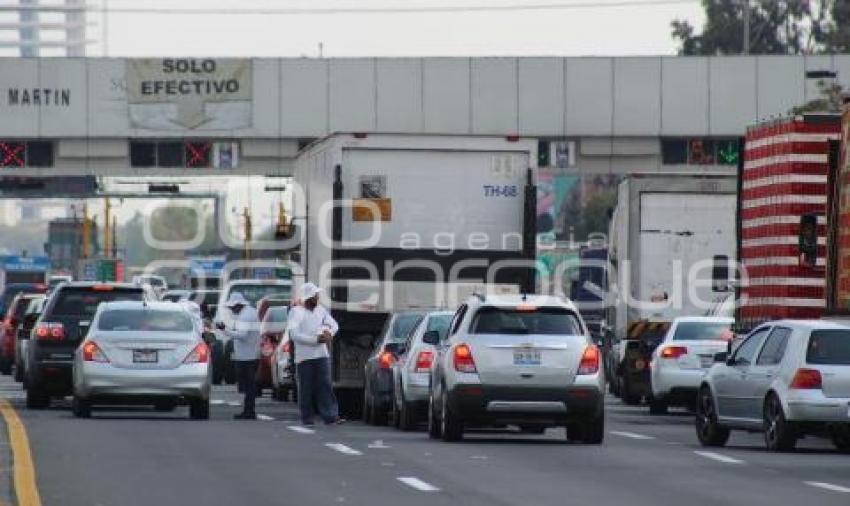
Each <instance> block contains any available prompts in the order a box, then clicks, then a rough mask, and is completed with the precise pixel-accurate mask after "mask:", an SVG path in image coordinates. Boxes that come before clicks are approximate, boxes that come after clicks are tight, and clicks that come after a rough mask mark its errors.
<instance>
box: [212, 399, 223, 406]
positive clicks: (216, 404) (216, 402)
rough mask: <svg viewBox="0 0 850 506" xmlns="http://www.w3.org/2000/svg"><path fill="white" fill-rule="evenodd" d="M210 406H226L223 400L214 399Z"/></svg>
mask: <svg viewBox="0 0 850 506" xmlns="http://www.w3.org/2000/svg"><path fill="white" fill-rule="evenodd" d="M210 404H211V405H213V406H221V405H223V404H224V401H223V400H221V399H212V400H210Z"/></svg>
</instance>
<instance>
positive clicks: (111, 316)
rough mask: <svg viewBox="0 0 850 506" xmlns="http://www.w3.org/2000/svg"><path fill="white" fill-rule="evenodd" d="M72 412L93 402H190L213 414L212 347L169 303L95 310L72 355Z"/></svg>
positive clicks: (199, 414) (193, 411)
mask: <svg viewBox="0 0 850 506" xmlns="http://www.w3.org/2000/svg"><path fill="white" fill-rule="evenodd" d="M73 376H74V401H73V411H74V415H76V416H78V417H88V416H90V414H91V408H92V406H94V405H101V404H151V405H154V406H156V408H157V409H158V410H163V411H165V410H170V409H173V408H174V407H175V406H177V404H178V403H183V402H185V403H187V404H188V405H189V414H190V416H191V417H192V418H195V419H206V418H209V398H210V383H211V381H210V380H211V377H210V351H209V348H208V347H207V345H206V344H205V343H204V342H203V340H202V339H201V337H200V336H199V335H198V333H197V332H196V331H195V327H194V325H193V322H192V318H191V316H190V315H189V313H188V312H187V311H186V310H185V309H184V308H183V306H182V305H180V304H175V303H171V302H136V301H133V302H130V301H126V302H109V303H103V304H101V305H100V306H99V307H98V309H97V312H96V313H95V316H94V319H93V321H92V324H91V327H90V328H89V331H88V334H87V335H86V338H85V339H84V340H83V342H82V343H81V344H80V346H79V347H78V348H77V350H76V352H75V356H74V372H73Z"/></svg>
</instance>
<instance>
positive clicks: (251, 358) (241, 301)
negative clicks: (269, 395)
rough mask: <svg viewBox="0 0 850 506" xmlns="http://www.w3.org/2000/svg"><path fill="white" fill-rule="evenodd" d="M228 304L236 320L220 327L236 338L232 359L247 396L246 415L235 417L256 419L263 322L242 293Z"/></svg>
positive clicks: (245, 401)
mask: <svg viewBox="0 0 850 506" xmlns="http://www.w3.org/2000/svg"><path fill="white" fill-rule="evenodd" d="M225 305H226V306H227V308H228V309H230V312H231V313H232V314H233V318H231V320H230V323H229V326H224V323H220V324H219V325H221V326H224V328H222V330H224V333H225V334H227V336H228V337H230V338H231V339H233V355H231V358H232V360H233V363H234V365H235V366H236V377H237V379H238V381H239V387H240V388H241V390H242V392H243V393H244V394H245V400H244V401H243V403H242V412H241V413H239V414H237V415H234V416H233V418H235V419H237V420H256V419H257V413H256V411H254V405H255V401H256V399H257V366H258V365H259V359H260V320H259V318H258V317H257V310H256V309H254V308H253V307H252V306H251V304H250V303H249V302H248V301H247V300H246V299H245V297H244V296H243V295H242V294H241V293H239V292H234V293H232V294H231V295H230V298H229V299H228V300H227V303H226V304H225ZM219 328H221V327H219Z"/></svg>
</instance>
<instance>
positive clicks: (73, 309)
mask: <svg viewBox="0 0 850 506" xmlns="http://www.w3.org/2000/svg"><path fill="white" fill-rule="evenodd" d="M56 297H57V298H56V303H55V304H54V306H53V308H52V309H51V310H50V313H51V314H52V315H55V316H69V317H78V318H79V319H80V320H89V319H91V318H92V317H93V316H94V313H95V312H96V311H97V306H99V305H100V303H101V302H115V301H119V300H135V301H140V300H143V299H144V291H143V290H142V289H141V288H112V289H110V290H95V289H94V288H88V287H86V288H73V287H71V288H63V289H61V290H60V291H59V293H58V294H57V295H56Z"/></svg>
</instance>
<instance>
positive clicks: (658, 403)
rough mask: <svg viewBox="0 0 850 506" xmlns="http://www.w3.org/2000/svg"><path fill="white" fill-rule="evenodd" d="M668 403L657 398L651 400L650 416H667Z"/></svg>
mask: <svg viewBox="0 0 850 506" xmlns="http://www.w3.org/2000/svg"><path fill="white" fill-rule="evenodd" d="M667 407H668V406H667V402H665V401H664V400H662V399H658V398H656V397H652V398H651V399H649V414H650V415H666V414H667Z"/></svg>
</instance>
